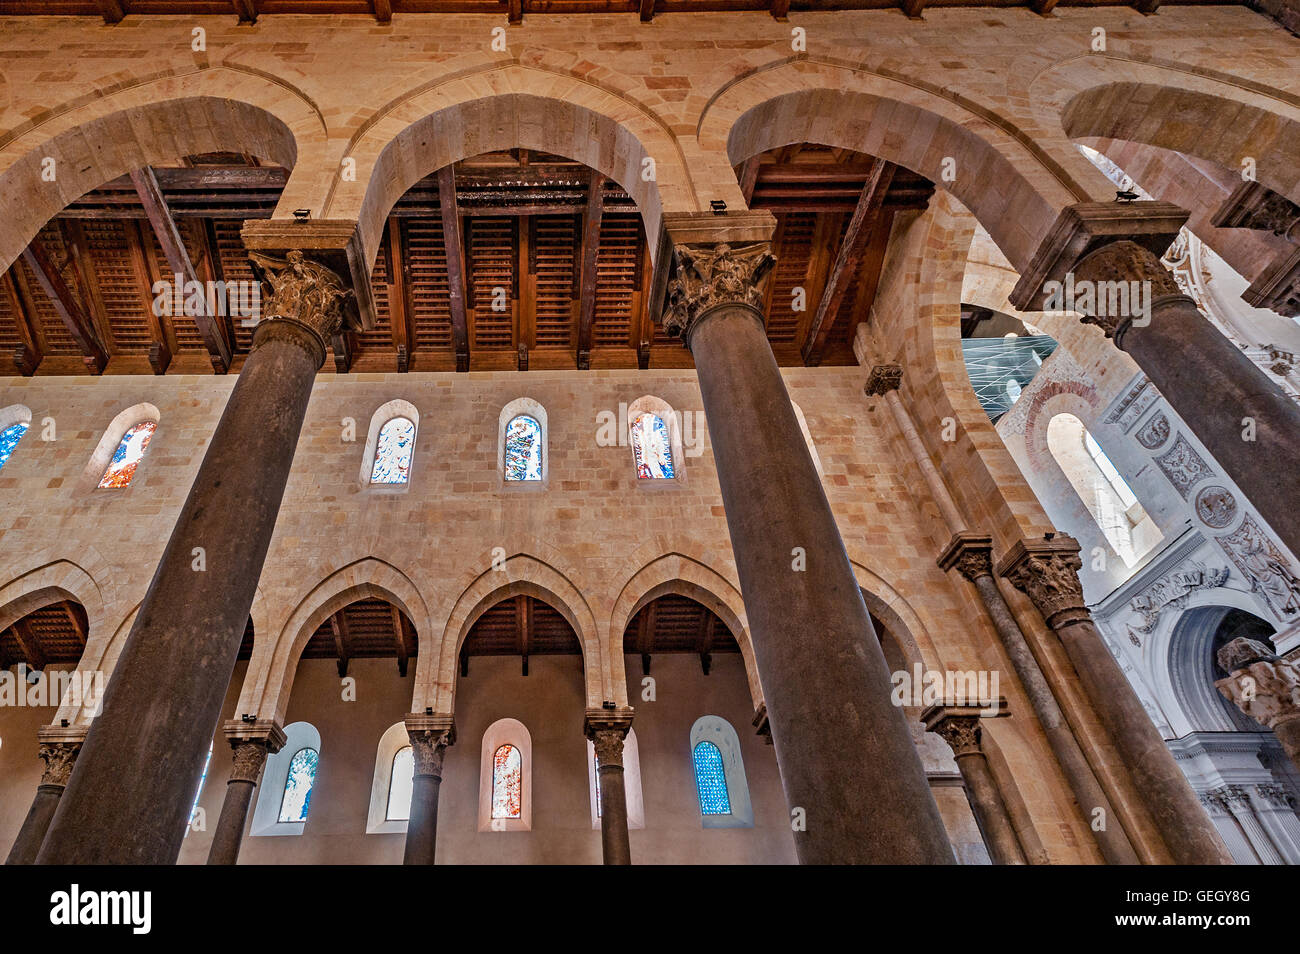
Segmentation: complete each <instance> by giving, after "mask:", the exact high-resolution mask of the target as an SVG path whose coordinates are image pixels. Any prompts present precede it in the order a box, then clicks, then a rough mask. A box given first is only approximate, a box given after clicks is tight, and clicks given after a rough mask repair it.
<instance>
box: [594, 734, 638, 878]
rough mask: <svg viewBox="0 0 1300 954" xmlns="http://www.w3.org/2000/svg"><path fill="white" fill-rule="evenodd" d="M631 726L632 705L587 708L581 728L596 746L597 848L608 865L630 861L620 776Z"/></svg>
mask: <svg viewBox="0 0 1300 954" xmlns="http://www.w3.org/2000/svg"><path fill="white" fill-rule="evenodd" d="M631 727H632V715H631V709H630V708H625V709H618V710H614V709H588V710H587V718H586V722H585V724H584V725H583V732H584V734H585V735H586V736H587V738H588V739H590V740H591V744H592V747H593V748H595V750H596V773H597V779H598V780H599V782H600V786H599V787H600V850H601V855H602V857H603V858H604V859H605V864H607V865H630V864H631V863H632V846H631V844H630V843H629V841H628V835H627V787H626V784H625V780H624V777H623V740H624V739H625V738H626V737H627V730H628V729H630V728H631Z"/></svg>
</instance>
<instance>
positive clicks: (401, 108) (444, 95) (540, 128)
mask: <svg viewBox="0 0 1300 954" xmlns="http://www.w3.org/2000/svg"><path fill="white" fill-rule="evenodd" d="M485 90H491V93H489V94H487V95H485ZM537 90H546V95H539V94H538V93H537V92H536V91H537ZM513 147H524V148H528V149H536V150H538V151H542V152H549V153H553V154H555V155H560V156H564V157H566V158H569V159H573V160H575V161H577V162H582V163H584V164H586V165H588V166H590V167H591V168H593V169H595V170H596V171H597V172H600V173H602V174H603V175H605V176H606V177H608V178H609V179H611V180H613V181H614V182H616V183H618V184H619V185H620V186H621V187H622V188H623V189H625V190H626V191H627V193H628V194H629V195H630V196H631V197H632V199H633V201H634V202H635V203H636V205H637V208H638V209H639V210H640V212H641V215H642V218H643V220H644V223H645V231H646V235H647V236H648V237H649V240H650V241H649V245H650V249H651V256H652V258H653V257H654V256H655V255H656V254H657V244H658V243H657V242H656V241H655V237H656V236H657V235H658V234H659V226H660V221H661V218H662V214H663V212H664V211H697V210H698V209H699V207H700V206H699V200H698V198H697V197H696V195H695V187H694V184H693V182H692V180H691V175H690V172H689V170H688V168H687V163H686V158H685V155H684V153H683V152H682V149H681V146H680V145H679V144H678V141H677V138H676V136H675V135H674V133H673V132H672V129H671V128H670V126H669V125H668V123H667V122H666V121H665V120H663V119H662V118H660V117H659V116H658V115H656V114H655V113H654V112H653V111H651V110H650V109H649V108H647V107H646V106H643V105H641V104H640V103H637V102H634V101H633V100H632V99H631V98H629V97H628V96H627V95H624V94H621V93H617V92H614V91H612V90H608V89H603V88H601V87H599V86H596V85H594V84H593V83H591V82H590V81H588V80H585V79H581V78H579V77H576V76H572V75H569V74H566V73H563V72H557V71H552V70H548V69H542V68H537V67H531V66H522V65H519V64H511V65H509V66H492V67H488V68H485V69H483V70H482V71H479V72H475V73H471V74H470V75H468V76H458V77H456V78H454V79H451V80H448V81H446V82H435V83H434V85H432V86H431V87H427V88H421V89H418V90H415V91H413V92H411V93H408V94H406V95H405V96H402V97H400V98H398V99H396V100H394V101H393V102H391V103H389V104H388V105H386V106H384V107H383V108H382V109H380V110H378V111H377V112H376V114H375V115H374V116H372V117H371V118H370V119H369V120H368V121H367V122H366V123H365V125H364V126H363V127H362V128H361V129H360V130H359V131H358V132H357V133H356V134H355V135H354V136H353V138H352V140H351V142H349V144H348V147H347V155H348V156H349V157H350V158H353V159H355V160H356V163H357V177H356V181H355V182H342V181H334V182H332V184H331V187H330V189H331V192H330V196H329V198H328V200H327V205H326V212H327V213H328V217H330V218H335V219H338V218H343V219H351V218H356V219H357V221H358V223H359V231H360V236H361V242H362V247H363V249H364V250H365V253H366V261H367V265H368V267H371V266H373V264H374V260H375V257H376V256H377V255H378V251H379V240H380V236H381V235H382V233H383V228H384V222H385V220H386V219H387V217H388V213H389V212H390V211H391V210H392V208H393V206H394V205H395V204H396V203H397V200H398V199H399V198H401V197H402V195H403V194H404V193H405V192H406V191H407V190H408V189H410V188H411V187H412V186H413V185H415V184H416V183H417V182H419V181H420V179H422V178H424V177H425V176H427V175H429V174H431V173H433V172H436V171H437V170H439V169H441V168H443V167H444V166H448V165H450V164H452V163H453V162H457V161H459V160H461V159H467V158H470V157H472V156H476V155H480V154H482V153H484V152H491V151H495V150H500V149H509V148H513ZM647 161H648V162H647ZM651 167H652V168H653V176H652V177H650V176H649V175H648V173H645V170H647V169H648V168H651ZM334 179H335V180H338V177H337V176H335V177H334Z"/></svg>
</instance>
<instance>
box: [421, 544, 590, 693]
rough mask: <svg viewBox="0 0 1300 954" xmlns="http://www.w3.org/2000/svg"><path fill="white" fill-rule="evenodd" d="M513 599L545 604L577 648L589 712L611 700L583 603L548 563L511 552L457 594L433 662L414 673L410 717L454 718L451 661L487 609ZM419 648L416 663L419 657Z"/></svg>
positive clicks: (453, 666) (432, 650) (567, 580)
mask: <svg viewBox="0 0 1300 954" xmlns="http://www.w3.org/2000/svg"><path fill="white" fill-rule="evenodd" d="M512 596H531V597H533V598H534V599H539V600H541V601H542V602H544V603H546V604H548V605H549V606H550V607H551V608H552V609H554V610H556V611H557V612H558V613H559V614H560V615H561V616H563V617H564V618H565V620H566V621H567V622H568V624H569V625H570V626H572V627H573V631H574V633H575V634H577V637H578V644H579V645H580V646H581V647H582V673H583V685H584V689H585V694H586V705H587V707H588V708H596V709H598V708H600V705H601V703H602V702H603V701H605V700H607V699H610V698H611V695H610V693H611V691H612V687H611V685H610V675H609V669H608V667H607V665H606V661H605V655H604V652H603V650H602V647H601V644H600V635H599V630H598V628H597V626H596V618H595V615H594V614H593V613H592V611H591V607H590V606H589V605H588V604H587V600H586V598H585V597H584V596H583V595H582V593H581V592H580V591H579V590H578V588H577V587H576V586H575V585H574V584H573V583H572V582H571V580H570V578H569V576H568V575H566V574H564V573H562V572H560V571H559V570H558V569H556V568H555V567H554V566H552V565H551V564H550V563H547V562H545V561H543V560H540V559H538V558H537V557H535V556H533V555H531V554H529V553H523V552H515V553H513V554H511V555H510V556H508V557H506V558H504V559H503V560H501V561H497V562H494V563H493V564H491V565H489V566H488V567H487V569H485V570H483V571H482V572H481V573H479V574H478V575H477V576H475V577H474V579H473V580H472V581H471V582H470V583H469V585H468V586H466V587H465V589H464V590H462V591H461V593H460V596H459V597H458V598H457V599H456V603H455V605H454V606H453V607H452V610H451V613H450V615H449V616H448V618H447V621H446V623H445V624H444V625H443V627H442V638H441V642H440V643H439V644H438V645H437V647H436V648H435V647H430V656H431V657H432V656H434V654H435V652H436V657H437V658H436V660H433V659H431V661H430V663H429V664H428V665H425V664H424V663H423V662H422V663H421V664H420V665H417V667H416V673H415V698H414V701H413V703H412V707H411V711H412V712H423V711H424V710H425V709H426V708H430V707H431V708H432V709H433V711H434V712H437V713H454V712H455V704H456V674H457V667H456V660H457V656H458V655H459V653H460V647H461V645H462V644H463V643H464V642H465V639H466V637H468V636H469V631H470V628H471V627H472V626H473V625H474V623H475V622H476V621H477V620H478V618H479V617H480V616H482V615H483V614H484V613H485V612H486V611H487V610H488V609H490V608H491V607H493V606H495V605H496V604H497V603H499V602H501V601H502V600H505V599H509V598H510V597H512ZM423 647H424V644H423V643H422V644H421V657H423V655H424V653H423Z"/></svg>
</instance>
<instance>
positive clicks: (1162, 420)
mask: <svg viewBox="0 0 1300 954" xmlns="http://www.w3.org/2000/svg"><path fill="white" fill-rule="evenodd" d="M1169 431H1170V428H1169V418H1168V417H1166V416H1165V415H1164V414H1163V413H1159V414H1155V415H1152V417H1151V420H1149V421H1147V422H1146V423H1145V424H1143V425H1142V427H1141V429H1140V430H1139V431H1138V432H1137V434H1136V435H1135V436H1136V437H1137V442H1138V443H1139V444H1141V445H1142V446H1143V447H1145V448H1146V449H1147V450H1155V449H1156V448H1157V447H1159V446H1160V445H1161V444H1163V443H1164V442H1165V441H1167V440H1169Z"/></svg>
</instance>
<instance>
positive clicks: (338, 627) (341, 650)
mask: <svg viewBox="0 0 1300 954" xmlns="http://www.w3.org/2000/svg"><path fill="white" fill-rule="evenodd" d="M346 612H347V611H346V610H339V611H338V612H337V613H335V614H334V615H333V616H331V617H330V631H331V632H332V633H333V634H334V652H335V654H336V655H337V656H338V657H339V661H338V666H339V678H340V679H342V678H343V677H344V676H346V675H347V674H348V661H349V660H351V658H352V639H351V637H350V636H349V635H348V618H347V615H346Z"/></svg>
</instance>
